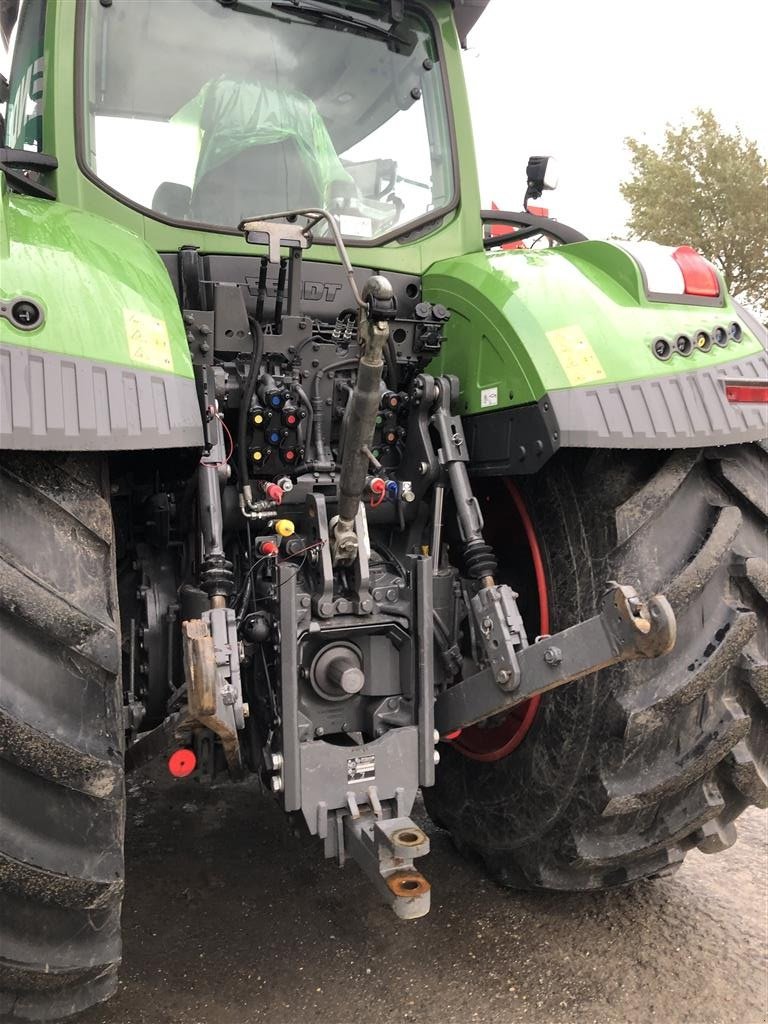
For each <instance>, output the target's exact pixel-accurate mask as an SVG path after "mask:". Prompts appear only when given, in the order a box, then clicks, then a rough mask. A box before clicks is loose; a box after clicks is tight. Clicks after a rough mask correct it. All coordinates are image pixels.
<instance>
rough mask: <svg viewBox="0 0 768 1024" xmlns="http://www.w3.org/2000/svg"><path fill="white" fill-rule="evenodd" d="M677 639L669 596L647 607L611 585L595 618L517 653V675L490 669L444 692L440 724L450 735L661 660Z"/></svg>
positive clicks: (439, 707) (626, 589) (627, 589)
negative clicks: (596, 675)
mask: <svg viewBox="0 0 768 1024" xmlns="http://www.w3.org/2000/svg"><path fill="white" fill-rule="evenodd" d="M676 638H677V626H676V623H675V614H674V612H673V611H672V608H671V606H670V604H669V601H667V599H666V597H664V596H662V595H661V594H657V595H656V596H655V597H651V598H650V599H649V600H648V603H647V604H643V603H642V602H641V601H640V599H639V597H638V595H637V593H636V591H635V590H634V589H633V588H632V587H623V586H620V585H619V584H618V583H609V590H608V591H607V593H606V594H605V595H604V597H603V598H602V600H601V602H600V611H599V613H598V614H597V615H595V616H594V618H591V619H587V621H586V622H580V623H578V625H576V626H571V627H569V628H568V629H564V630H563V631H562V632H561V633H556V634H555V635H554V636H549V637H543V638H542V639H541V640H539V641H538V642H537V643H535V644H532V645H531V646H530V647H526V648H525V649H524V650H521V651H518V653H517V663H518V669H519V673H518V674H516V675H510V676H509V677H508V678H504V679H502V680H499V679H498V673H497V674H496V676H494V672H493V670H492V669H490V668H486V669H483V670H482V671H481V672H478V673H477V674H476V675H473V676H470V677H469V678H468V679H464V680H463V681H462V682H460V683H457V684H456V686H452V687H450V688H449V689H447V690H445V691H444V692H443V693H441V694H440V695H439V696H438V698H437V701H436V702H435V725H436V727H437V729H438V730H439V732H440V734H441V735H442V736H445V735H446V734H448V733H451V732H455V731H456V730H457V729H463V728H465V727H466V726H468V725H472V724H473V723H475V722H479V721H482V720H483V719H485V718H490V717H491V716H492V715H498V714H500V713H502V712H504V711H509V709H510V708H513V707H514V706H515V705H516V704H522V703H523V701H526V700H530V698H531V697H535V696H536V695H537V694H540V693H546V691H547V690H553V689H555V687H557V686H564V685H565V684H566V683H570V682H572V681H573V680H574V679H580V678H581V677H582V676H586V675H589V674H590V672H595V671H596V670H597V669H600V668H607V667H608V666H609V665H615V664H617V663H618V662H621V661H632V660H634V659H637V658H658V657H660V656H661V655H663V654H667V653H668V652H669V651H671V650H672V648H673V647H674V645H675V640H676Z"/></svg>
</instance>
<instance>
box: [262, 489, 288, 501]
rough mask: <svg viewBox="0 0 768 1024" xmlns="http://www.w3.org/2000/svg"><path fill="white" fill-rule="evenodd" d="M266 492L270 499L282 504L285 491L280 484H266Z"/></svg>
mask: <svg viewBox="0 0 768 1024" xmlns="http://www.w3.org/2000/svg"><path fill="white" fill-rule="evenodd" d="M264 493H265V494H266V496H267V497H268V498H269V500H270V501H274V503H275V504H276V505H280V504H281V503H282V500H283V494H284V493H285V492H284V491H283V488H282V487H280V486H279V485H278V484H264Z"/></svg>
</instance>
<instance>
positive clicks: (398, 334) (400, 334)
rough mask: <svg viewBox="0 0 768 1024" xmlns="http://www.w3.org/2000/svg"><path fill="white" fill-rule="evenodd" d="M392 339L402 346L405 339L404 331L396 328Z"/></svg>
mask: <svg viewBox="0 0 768 1024" xmlns="http://www.w3.org/2000/svg"><path fill="white" fill-rule="evenodd" d="M392 337H393V338H394V339H395V343H396V344H398V345H402V344H403V342H404V341H405V337H406V335H405V331H404V330H403V328H402V327H398V328H397V330H396V331H393V333H392Z"/></svg>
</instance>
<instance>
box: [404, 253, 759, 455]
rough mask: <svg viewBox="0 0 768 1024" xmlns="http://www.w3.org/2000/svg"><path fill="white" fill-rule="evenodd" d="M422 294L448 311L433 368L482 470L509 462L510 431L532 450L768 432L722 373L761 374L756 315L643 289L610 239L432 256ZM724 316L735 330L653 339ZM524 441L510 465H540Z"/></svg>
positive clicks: (704, 327) (711, 440)
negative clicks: (666, 348)
mask: <svg viewBox="0 0 768 1024" xmlns="http://www.w3.org/2000/svg"><path fill="white" fill-rule="evenodd" d="M722 291H723V293H725V289H724V288H722ZM424 297H425V298H426V299H428V300H429V301H430V302H433V303H437V302H439V303H442V304H443V305H445V306H447V307H448V308H449V309H450V310H451V319H450V320H449V322H448V324H447V327H446V342H445V344H444V346H443V351H442V353H441V355H440V356H439V357H438V359H437V360H435V361H434V362H433V363H432V364H431V366H430V373H450V374H455V375H456V376H457V377H458V378H459V380H460V382H461V394H460V400H459V408H458V412H460V413H461V414H462V415H463V416H467V417H469V419H470V420H475V421H476V422H475V423H470V426H469V427H468V437H469V440H470V450H471V452H472V457H473V460H475V461H479V463H480V464H482V465H483V466H485V468H486V470H487V471H488V472H499V473H501V472H514V471H515V470H514V468H513V466H512V464H511V463H510V459H513V455H514V452H513V449H514V437H513V434H514V433H515V432H517V434H518V435H521V434H527V435H528V437H529V440H530V442H531V443H532V444H534V445H535V446H536V448H537V449H538V451H539V453H540V455H541V458H542V459H543V458H546V457H547V456H548V455H550V454H552V452H553V451H554V450H556V449H557V448H558V447H560V446H561V445H571V446H584V447H618V448H636V447H665V448H666V447H668V448H676V447H693V446H695V445H701V444H730V443H736V442H740V441H745V440H752V439H759V438H761V437H765V436H766V434H768V407H767V406H765V405H762V406H759V405H751V406H749V405H744V406H741V407H736V406H733V405H730V404H729V402H728V401H727V399H726V392H725V387H724V384H723V381H724V379H725V378H730V377H740V378H750V379H752V378H760V377H762V378H765V377H766V376H768V358H767V357H766V340H765V331H764V330H763V328H762V327H761V325H760V324H758V323H757V321H756V320H754V318H752V317H750V316H749V315H748V314H747V313H746V312H745V311H744V310H743V309H742V308H741V307H740V306H739V305H738V304H736V303H734V302H733V300H732V299H731V298H730V297H729V296H728V295H727V294H724V295H723V298H722V300H720V301H719V302H718V304H717V305H711V304H706V303H703V302H696V300H691V301H683V302H676V301H654V300H651V299H649V298H648V297H647V295H646V293H645V289H644V284H643V278H642V275H641V272H640V268H639V266H638V264H637V263H636V262H635V260H634V259H633V257H632V256H631V255H630V254H629V253H628V252H626V251H625V250H623V249H621V248H619V247H618V246H617V245H614V244H612V243H609V242H596V241H587V242H577V243H573V244H570V245H564V246H558V247H554V248H551V249H543V250H537V249H533V250H531V249H518V250H499V251H496V252H490V253H485V252H483V253H470V254H468V255H464V256H458V257H456V258H452V259H447V260H441V261H440V262H438V263H435V264H433V265H432V267H430V269H429V270H428V271H427V272H426V274H425V275H424ZM732 323H737V324H738V325H739V327H740V331H738V330H737V331H736V333H738V334H740V340H738V341H737V340H734V339H733V338H729V339H728V340H727V341H726V343H725V344H724V346H722V347H720V346H718V345H715V344H712V346H711V348H710V349H709V351H700V350H697V349H694V351H693V352H692V354H690V355H688V356H683V355H680V354H678V353H677V352H675V353H674V354H673V355H672V356H671V358H669V359H668V360H667V361H662V360H660V359H659V358H657V356H656V355H655V354H654V342H655V341H656V340H657V339H659V338H665V339H668V340H669V341H671V342H672V343H674V341H675V339H676V338H677V337H678V336H679V335H681V334H684V335H688V336H689V337H691V338H695V337H696V335H697V334H698V333H700V332H702V331H706V332H708V333H709V334H710V335H712V332H713V330H714V328H715V327H718V326H723V327H726V328H727V327H728V325H729V324H732ZM515 410H517V412H515ZM523 410H526V412H525V415H524V412H523ZM513 421H514V425H513ZM473 437H475V438H477V437H480V440H481V442H482V443H480V442H478V443H477V444H475V446H474V447H473V445H472V438H473ZM518 449H519V450H520V451H521V452H523V447H521V446H518ZM531 450H532V449H531V445H530V444H528V445H527V452H523V454H522V455H521V457H520V460H519V461H520V463H521V464H520V467H519V468H518V469H517V471H518V472H526V473H528V472H534V471H535V470H536V469H537V468H539V467H540V464H541V462H540V461H539V462H537V460H536V459H532V458H531V457H530V455H531ZM479 453H481V454H479ZM493 467H495V468H493Z"/></svg>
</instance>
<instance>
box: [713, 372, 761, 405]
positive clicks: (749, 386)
mask: <svg viewBox="0 0 768 1024" xmlns="http://www.w3.org/2000/svg"><path fill="white" fill-rule="evenodd" d="M723 384H724V385H725V397H726V398H727V399H728V401H729V402H736V403H739V404H743V403H747V404H755V403H757V404H760V405H768V379H766V380H763V379H761V378H757V379H755V380H747V379H744V378H739V377H735V378H731V379H730V380H729V379H726V378H724V379H723Z"/></svg>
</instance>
